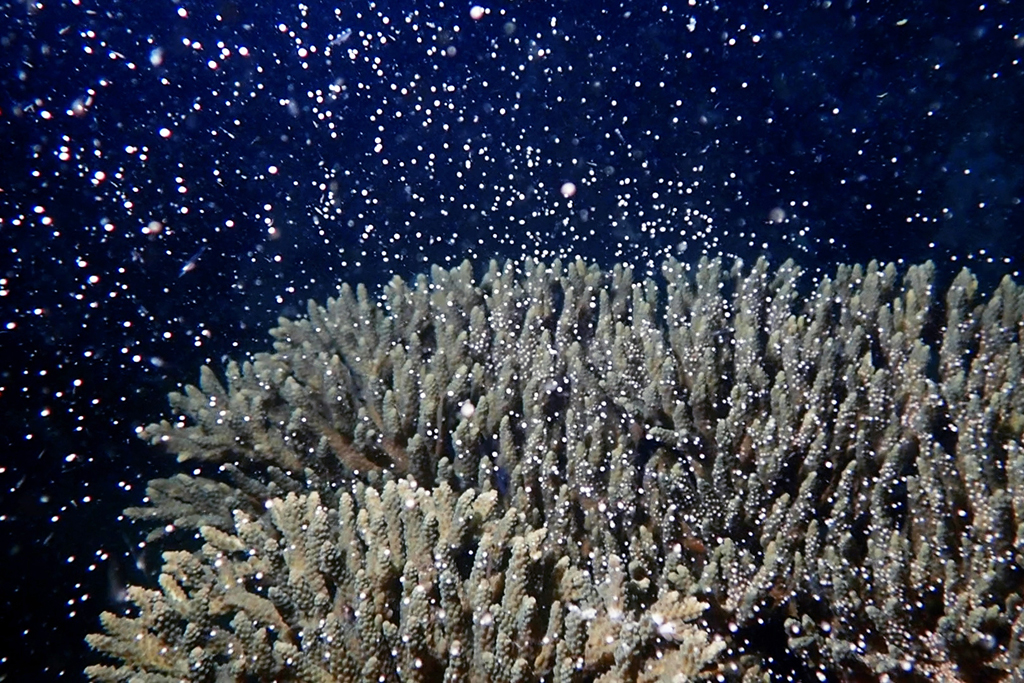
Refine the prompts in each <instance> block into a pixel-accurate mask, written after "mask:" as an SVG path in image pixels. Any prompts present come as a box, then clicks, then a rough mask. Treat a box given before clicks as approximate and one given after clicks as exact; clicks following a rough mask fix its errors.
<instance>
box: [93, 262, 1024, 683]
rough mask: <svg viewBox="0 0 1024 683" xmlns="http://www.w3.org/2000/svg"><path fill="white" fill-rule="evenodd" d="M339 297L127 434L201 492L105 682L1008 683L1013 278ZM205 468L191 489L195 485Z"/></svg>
mask: <svg viewBox="0 0 1024 683" xmlns="http://www.w3.org/2000/svg"><path fill="white" fill-rule="evenodd" d="M661 273H662V276H663V282H661V283H659V282H655V281H653V280H645V281H643V282H634V281H633V271H632V270H631V269H629V268H624V267H617V268H616V269H615V270H614V271H612V272H605V271H601V270H600V269H598V268H596V267H594V266H587V265H585V264H584V263H582V262H580V261H575V262H572V263H568V264H562V263H559V262H555V263H554V264H551V265H550V266H548V265H542V264H536V263H526V264H511V263H510V264H506V265H505V266H503V267H499V266H498V265H497V264H495V263H492V264H491V265H490V268H489V269H488V271H487V272H486V273H485V274H484V276H483V278H482V279H481V280H480V282H479V283H477V282H475V281H474V278H473V272H472V268H471V266H470V265H469V264H463V265H462V266H461V267H459V268H456V269H453V270H450V271H446V270H443V269H440V268H434V269H433V270H432V272H431V276H430V277H429V278H427V277H420V278H418V279H417V280H416V281H415V283H412V284H407V283H405V282H403V281H402V280H400V279H398V278H396V279H395V280H393V281H392V282H391V283H390V285H389V286H388V287H386V288H385V289H384V291H383V293H382V294H381V295H380V296H379V297H377V298H371V297H370V295H369V294H368V293H367V291H366V289H365V288H362V287H360V288H358V289H357V290H356V291H355V292H353V291H352V289H351V288H348V287H347V286H346V287H344V288H343V289H342V291H341V295H340V296H339V298H338V299H336V300H331V301H329V302H328V304H327V306H326V307H320V306H318V305H316V304H313V303H311V304H310V306H309V311H308V317H307V318H306V319H302V320H286V319H282V320H281V321H280V326H279V327H278V328H276V329H275V330H273V331H272V334H273V335H274V337H275V339H276V343H275V351H274V352H273V353H268V354H258V355H256V356H255V357H253V358H252V359H251V360H250V361H248V362H246V363H244V364H242V365H239V364H237V363H231V364H229V365H228V367H227V370H226V379H227V384H226V386H225V385H224V384H222V382H221V381H220V380H219V379H218V378H217V376H216V375H215V373H214V372H213V371H211V370H210V369H208V368H204V369H203V371H202V374H201V377H200V385H199V387H198V388H197V387H188V388H187V389H186V391H185V393H184V394H172V395H171V404H172V406H173V408H174V410H175V412H176V413H177V414H178V415H179V417H178V418H177V419H176V421H175V422H173V423H172V422H166V421H165V422H162V423H159V424H154V425H150V426H149V427H147V428H146V429H145V430H143V431H142V436H144V437H145V438H147V439H149V440H151V441H152V442H154V443H160V444H164V445H165V447H166V448H167V449H168V450H169V451H170V452H172V453H174V454H176V455H177V456H178V458H179V459H180V460H190V459H195V460H200V461H203V462H206V463H209V464H211V465H216V468H215V469H216V470H217V475H216V476H215V477H212V478H208V477H203V476H190V475H185V474H180V475H177V476H176V477H174V478H172V479H167V480H155V481H153V482H151V484H150V489H149V505H148V506H146V507H141V508H133V509H130V510H129V511H128V512H129V514H130V515H131V516H132V517H134V518H136V519H140V520H150V521H153V522H156V521H159V522H162V523H163V524H162V525H161V526H160V527H159V528H158V529H156V530H155V531H154V532H153V533H152V534H151V536H152V537H153V538H156V537H158V536H160V535H161V534H162V533H163V531H164V529H165V528H166V525H167V524H170V525H173V526H175V527H177V528H181V529H186V530H193V531H194V532H195V533H196V534H197V535H198V537H199V538H200V539H201V541H202V544H201V547H200V548H198V549H195V550H192V551H185V550H179V551H172V552H167V553H166V554H165V556H164V567H163V570H162V574H161V578H160V589H159V590H155V589H144V588H138V587H137V588H133V589H132V590H131V593H130V595H131V599H132V602H133V603H134V604H135V606H136V608H135V609H134V610H132V611H131V612H130V613H129V614H126V615H123V616H115V615H112V614H106V615H104V618H103V622H104V629H105V634H97V635H93V636H91V637H90V643H91V644H92V645H93V646H94V647H95V648H96V649H98V650H100V651H101V652H104V653H106V654H108V655H111V656H113V657H114V658H116V659H118V660H120V662H121V664H119V665H101V666H93V667H90V668H89V669H88V670H87V673H88V674H89V675H90V676H91V677H92V678H93V679H94V680H100V681H121V680H141V681H171V680H175V681H177V680H195V681H218V682H219V681H243V680H282V681H284V680H296V681H307V680H309V681H335V680H337V681H349V680H351V681H362V680H366V681H370V680H402V681H405V680H423V681H433V680H451V681H455V680H459V681H462V680H470V681H529V680H548V681H596V680H600V681H602V682H607V681H619V680H622V681H644V682H648V681H682V680H691V679H700V678H709V677H710V678H716V679H720V680H767V679H768V678H769V677H771V676H775V677H780V676H781V677H789V678H794V679H799V678H811V677H817V678H818V679H820V680H851V679H857V680H930V679H933V678H934V679H944V680H965V681H967V680H999V679H1005V680H1012V679H1013V678H1014V677H1020V676H1022V675H1024V652H1022V646H1021V642H1022V640H1024V590H1022V588H1024V447H1022V432H1024V382H1022V381H1021V378H1022V376H1024V358H1022V351H1021V341H1022V337H1024V289H1022V288H1021V287H1019V286H1018V285H1016V284H1015V283H1014V282H1013V281H1012V280H1010V279H1009V278H1006V279H1004V280H1003V282H1002V283H1001V284H1000V285H999V286H998V288H997V289H996V290H995V291H994V292H993V293H992V294H991V295H990V296H989V297H988V298H987V301H985V302H983V303H981V302H979V301H978V299H977V283H976V281H975V280H974V279H973V277H972V276H971V275H970V273H969V272H967V271H963V272H961V273H960V274H959V275H958V276H957V277H956V279H955V280H954V281H953V282H952V284H951V286H950V287H949V288H948V290H947V291H946V292H945V294H944V296H940V295H939V294H938V293H937V292H936V291H934V285H933V282H934V267H933V266H932V265H931V264H925V265H922V266H916V267H912V268H910V269H909V270H908V271H907V273H906V275H905V276H904V277H903V278H902V279H900V278H899V277H898V276H897V273H896V270H895V268H894V267H892V266H888V267H885V268H882V267H880V266H879V265H878V264H875V263H872V264H870V265H868V266H867V267H866V268H862V267H859V266H858V267H843V268H840V269H839V270H838V272H837V273H836V274H835V276H834V277H832V278H824V279H821V280H820V281H819V282H817V283H816V284H815V285H814V287H813V289H804V290H802V289H801V284H800V275H801V273H800V270H799V269H798V268H797V267H796V266H795V265H793V264H792V263H787V264H784V265H783V266H782V267H781V268H779V269H778V270H774V271H773V270H770V269H769V267H768V265H767V263H766V262H765V261H763V260H762V261H758V262H757V263H756V264H754V266H753V267H752V268H751V269H749V270H745V269H744V268H743V266H742V264H736V265H734V266H733V267H732V268H731V269H728V270H725V269H723V267H722V265H721V264H720V263H719V262H717V261H706V260H705V261H702V262H701V264H700V265H699V266H698V267H697V268H696V269H695V271H694V272H692V273H691V272H689V271H688V270H687V269H686V268H685V267H684V266H683V265H681V264H680V263H678V262H674V261H669V262H667V263H665V264H664V266H663V267H662V270H661ZM207 469H209V468H207Z"/></svg>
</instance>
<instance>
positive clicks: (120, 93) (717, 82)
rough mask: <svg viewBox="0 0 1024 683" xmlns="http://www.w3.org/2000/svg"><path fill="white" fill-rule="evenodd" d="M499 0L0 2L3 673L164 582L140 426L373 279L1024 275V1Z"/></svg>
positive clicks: (79, 655)
mask: <svg viewBox="0 0 1024 683" xmlns="http://www.w3.org/2000/svg"><path fill="white" fill-rule="evenodd" d="M893 6H895V7H893ZM484 7H485V9H486V10H487V12H486V13H485V14H484V15H483V16H482V17H481V18H480V19H479V20H475V19H474V18H472V16H471V4H467V3H449V2H437V1H436V0H435V1H432V2H429V3H421V2H416V3H413V2H379V3H352V4H348V3H337V4H335V3H324V2H319V1H317V0H312V1H308V2H305V3H290V4H289V3H283V2H259V3H249V2H227V1H223V2H182V3H174V2H165V1H164V0H157V1H153V2H136V1H123V2H111V1H108V2H102V3H100V2H89V1H87V0H53V1H52V2H40V3H33V2H2V3H0V294H2V296H0V351H2V353H0V358H2V360H0V414H2V416H3V430H2V434H0V573H2V576H0V613H2V615H3V618H2V619H0V629H2V630H0V680H4V678H5V677H6V678H7V679H8V680H26V677H27V676H29V675H30V674H31V680H37V681H42V680H51V679H64V680H67V679H78V678H80V671H81V668H82V666H83V664H84V663H85V662H86V661H87V660H88V657H89V655H88V653H87V651H86V648H85V645H84V644H83V642H82V636H83V635H84V634H85V633H87V632H89V631H92V630H95V628H96V619H97V614H98V613H99V611H101V610H102V609H104V608H111V607H112V606H114V605H116V604H117V603H116V600H117V598H118V595H119V592H120V590H121V588H122V587H123V585H124V583H125V582H135V583H139V582H145V581H148V580H151V579H152V578H153V577H152V575H151V572H152V571H153V567H155V566H157V565H158V557H157V555H156V553H155V552H154V551H152V550H150V549H148V548H140V547H138V545H137V544H138V542H139V538H140V530H138V529H136V528H134V527H132V526H131V525H129V524H128V523H126V522H122V521H120V520H119V519H118V513H119V511H120V510H121V509H122V508H123V507H124V506H126V505H129V504H137V503H138V502H139V500H140V498H141V496H142V491H143V489H144V483H145V481H146V480H148V479H150V478H152V477H153V476H156V475H158V474H161V473H165V472H166V471H167V470H168V468H169V466H170V463H166V462H164V461H163V459H162V458H161V456H160V454H158V453H156V452H154V451H152V450H149V449H147V448H146V447H145V446H144V445H143V444H141V442H138V441H137V440H136V439H135V438H134V436H133V434H134V429H135V427H136V426H138V425H140V424H144V423H146V422H148V421H151V420H153V419H155V418H157V417H160V416H162V415H165V414H166V409H165V407H164V406H165V401H164V395H165V394H166V392H167V391H168V390H170V389H173V388H174V387H176V386H178V385H179V384H180V383H182V382H187V381H194V379H195V378H196V376H197V373H198V367H199V365H200V364H201V363H204V362H209V363H213V364H214V365H215V366H219V365H220V364H221V362H222V359H223V358H224V357H225V356H227V355H231V356H234V357H240V356H242V355H244V353H246V352H250V351H253V350H257V349H263V348H266V347H267V346H268V342H267V335H266V329H267V328H268V327H269V326H270V325H272V324H273V322H274V321H275V320H276V317H277V316H278V315H297V314H299V313H301V311H302V310H303V308H304V306H305V302H306V300H307V299H308V298H310V297H314V298H317V299H320V300H323V299H324V298H325V297H327V296H329V295H331V294H332V293H333V292H334V291H336V288H337V285H338V283H339V282H341V281H342V280H347V281H351V282H355V281H365V282H369V283H371V284H380V283H382V282H384V281H386V280H387V279H388V278H390V277H391V276H392V275H393V274H401V275H410V274H414V273H417V272H420V271H421V270H424V269H425V268H426V267H427V264H429V263H441V264H455V263H458V262H460V261H461V260H462V259H464V258H470V259H474V260H477V261H479V262H481V263H485V262H486V261H487V260H488V259H491V258H522V257H540V258H544V259H551V258H554V257H556V256H557V257H572V256H575V255H582V256H584V257H586V258H588V259H593V260H596V261H598V262H600V263H602V264H605V265H609V266H610V265H612V264H614V263H618V262H627V263H631V264H634V265H636V266H637V267H638V268H640V269H641V270H653V269H655V268H656V266H657V264H658V263H659V262H660V261H661V259H663V258H664V257H665V256H666V255H669V254H673V255H676V256H677V257H679V258H682V259H684V260H690V261H695V260H696V259H697V258H699V257H700V256H701V255H703V254H711V255H724V256H726V257H728V258H732V257H734V256H739V257H743V258H745V259H753V258H756V257H757V256H759V255H762V254H767V255H768V256H770V258H771V259H772V260H773V261H775V262H781V261H782V260H784V259H786V258H794V259H797V260H798V261H800V262H801V263H802V264H803V265H804V266H805V267H806V268H807V269H808V270H810V271H812V272H813V271H817V270H820V271H828V270H830V269H832V268H833V267H834V266H835V264H836V263H839V262H854V261H859V262H863V261H867V260H869V259H880V260H886V261H897V262H902V263H907V262H917V261H921V260H924V259H929V258H930V259H933V260H935V261H936V262H937V263H938V264H939V266H940V272H941V273H943V274H944V275H943V277H946V278H948V277H949V276H950V274H952V273H954V272H955V271H956V270H958V269H959V268H960V267H961V266H962V265H964V264H967V265H970V267H972V269H976V270H977V271H978V272H979V273H980V274H981V275H982V277H983V278H984V279H985V280H986V281H987V282H992V281H994V280H995V279H996V278H997V277H999V276H1000V275H1002V274H1003V273H1006V272H1010V273H1018V269H1019V268H1020V267H1021V257H1022V256H1024V237H1022V235H1024V208H1022V206H1021V197H1022V195H1024V164H1022V162H1021V160H1022V159H1024V127H1022V126H1021V125H1020V121H1021V120H1024V66H1022V61H1021V60H1022V59H1024V34H1022V33H1021V32H1022V31H1024V12H1022V10H1021V9H1020V7H1019V5H1017V4H1013V3H991V4H988V3H986V4H980V3H964V2H950V3H941V2H940V3H936V2H916V3H914V2H905V3H884V4H879V3H868V2H845V3H832V2H785V3H782V2H780V3H764V2H757V3H747V2H728V3H722V4H721V6H716V4H715V3H708V2H702V1H700V2H694V3H686V2H666V3H663V4H658V3H654V4H650V5H648V4H647V3H632V2H631V3H624V4H622V5H615V4H611V3H601V2H586V3H580V2H551V3H548V2H522V3H494V4H486V5H484ZM567 183H571V184H573V185H574V186H575V193H574V194H572V193H570V192H569V191H568V190H569V186H568V185H567ZM563 188H565V190H566V191H565V192H563ZM566 194H571V196H569V197H567V196H565V195H566ZM1018 277H1019V273H1018Z"/></svg>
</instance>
